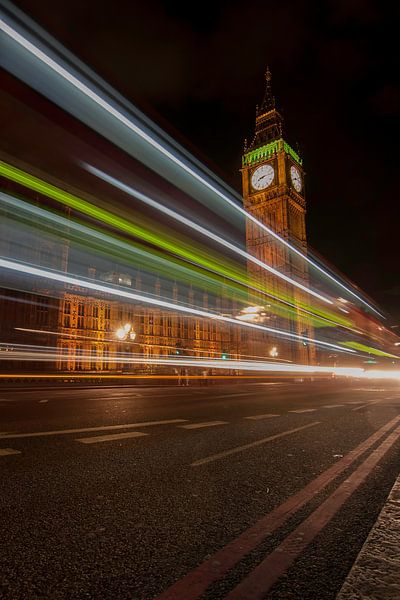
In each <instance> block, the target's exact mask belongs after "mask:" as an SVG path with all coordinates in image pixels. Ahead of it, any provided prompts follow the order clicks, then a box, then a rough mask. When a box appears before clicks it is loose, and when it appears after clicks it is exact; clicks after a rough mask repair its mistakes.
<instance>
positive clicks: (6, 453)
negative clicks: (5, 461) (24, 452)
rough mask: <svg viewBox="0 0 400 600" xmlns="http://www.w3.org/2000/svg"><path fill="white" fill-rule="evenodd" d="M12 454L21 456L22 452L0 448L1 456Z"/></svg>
mask: <svg viewBox="0 0 400 600" xmlns="http://www.w3.org/2000/svg"><path fill="white" fill-rule="evenodd" d="M12 454H21V452H20V451H19V450H13V448H0V456H11V455H12Z"/></svg>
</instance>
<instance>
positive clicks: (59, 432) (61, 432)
mask: <svg viewBox="0 0 400 600" xmlns="http://www.w3.org/2000/svg"><path fill="white" fill-rule="evenodd" d="M186 421H187V419H169V420H167V421H147V422H146V421H145V422H143V423H124V424H123V425H103V426H101V427H82V428H80V429H57V430H55V431H34V432H32V433H10V434H7V435H0V440H4V439H11V438H25V437H41V436H46V435H64V434H66V433H87V432H89V431H108V430H112V429H136V427H150V426H151V425H171V424H175V423H185V422H186Z"/></svg>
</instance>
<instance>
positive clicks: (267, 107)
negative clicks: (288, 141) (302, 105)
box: [249, 67, 283, 150]
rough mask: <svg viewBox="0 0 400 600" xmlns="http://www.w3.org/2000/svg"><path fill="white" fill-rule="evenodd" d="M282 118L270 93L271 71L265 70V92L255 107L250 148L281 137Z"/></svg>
mask: <svg viewBox="0 0 400 600" xmlns="http://www.w3.org/2000/svg"><path fill="white" fill-rule="evenodd" d="M282 128H283V118H282V115H281V114H280V112H279V111H278V110H277V109H276V106H275V96H274V95H273V94H272V87H271V71H270V70H269V68H268V67H267V70H266V72H265V94H264V98H263V101H262V103H261V104H260V106H257V108H256V126H255V132H254V138H253V141H252V143H251V144H250V148H249V149H250V150H252V149H254V148H257V147H260V146H263V145H265V144H268V143H269V142H272V141H274V140H277V139H279V138H281V137H282Z"/></svg>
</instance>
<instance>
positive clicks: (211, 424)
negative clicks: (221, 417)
mask: <svg viewBox="0 0 400 600" xmlns="http://www.w3.org/2000/svg"><path fill="white" fill-rule="evenodd" d="M227 424H228V421H207V422H205V423H190V424H189V425H179V427H181V428H182V429H203V428H204V427H216V426H217V425H227Z"/></svg>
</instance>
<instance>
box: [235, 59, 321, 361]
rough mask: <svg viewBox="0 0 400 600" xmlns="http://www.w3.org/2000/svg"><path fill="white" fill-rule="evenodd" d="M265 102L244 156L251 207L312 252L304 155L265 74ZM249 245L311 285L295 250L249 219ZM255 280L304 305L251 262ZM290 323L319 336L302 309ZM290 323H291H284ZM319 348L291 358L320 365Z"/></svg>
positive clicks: (294, 352)
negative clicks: (291, 140)
mask: <svg viewBox="0 0 400 600" xmlns="http://www.w3.org/2000/svg"><path fill="white" fill-rule="evenodd" d="M265 79H266V88H265V94H264V98H263V101H262V103H261V105H260V106H257V109H256V123H255V133H254V138H253V140H252V142H251V144H250V145H249V146H248V147H247V145H245V149H244V154H243V157H242V185H243V201H244V207H245V209H246V210H247V211H248V212H249V213H251V214H252V215H254V216H255V217H257V219H258V220H259V221H261V222H262V223H264V224H265V225H267V226H268V227H269V228H270V229H273V230H274V231H275V232H276V233H278V234H279V235H280V236H281V237H282V238H284V239H285V240H287V241H288V242H290V243H291V244H292V245H294V246H296V247H298V248H299V249H300V250H302V252H304V253H305V252H306V250H307V239H306V227H305V215H306V202H305V197H304V171H303V167H302V160H301V158H300V156H299V155H298V154H297V152H295V151H294V150H293V148H291V146H290V145H289V144H288V143H287V142H286V141H285V140H284V139H283V127H282V126H283V118H282V116H281V114H280V113H279V111H278V110H277V108H276V106H275V98H274V96H273V95H272V90H271V73H270V71H269V69H267V72H266V74H265ZM246 245H247V250H248V252H249V253H250V254H252V255H253V256H255V257H256V258H258V259H259V260H260V261H262V262H265V263H267V264H269V265H271V266H272V267H274V268H275V269H277V270H279V271H281V272H283V273H285V274H286V275H289V276H290V277H292V278H294V279H297V280H299V281H301V282H302V283H303V284H304V283H305V282H307V281H308V275H307V268H306V265H305V262H304V261H303V260H301V259H299V257H298V256H296V255H295V254H294V253H293V252H291V251H290V249H289V248H287V247H285V246H284V245H282V244H280V243H279V242H277V241H276V240H275V239H274V238H273V237H272V236H271V235H269V234H268V233H267V232H266V231H264V230H262V229H261V228H260V227H259V226H258V225H257V224H256V223H254V222H253V221H251V220H247V223H246ZM248 268H249V274H250V275H251V277H254V278H255V279H258V280H259V281H260V280H262V281H263V283H264V284H265V285H266V287H268V288H269V289H270V290H271V292H272V293H273V295H277V296H279V297H286V298H287V297H289V298H291V299H292V301H293V303H294V304H300V303H303V302H304V301H305V300H306V298H305V297H304V293H303V294H302V295H301V296H300V295H299V293H298V291H297V290H295V289H293V287H292V286H290V285H288V284H284V283H282V281H281V280H280V279H278V278H276V277H275V276H272V275H270V274H268V273H267V272H265V270H263V269H262V267H259V266H258V265H255V264H254V263H249V267H248ZM294 314H295V315H296V316H292V318H291V319H289V320H286V319H285V320H282V319H281V318H279V320H278V321H277V326H278V325H279V327H282V328H285V329H286V330H288V329H290V330H291V331H292V332H294V333H298V334H300V335H302V334H303V335H306V336H307V337H313V331H312V327H311V326H310V324H309V323H307V320H305V319H304V317H303V316H301V315H300V314H299V312H298V311H297V310H296V311H295V312H294ZM284 321H285V322H284ZM314 355H315V351H314V347H313V346H310V345H308V346H305V345H304V344H302V343H301V342H299V344H293V345H292V347H291V349H290V351H289V353H288V357H290V358H291V359H292V360H295V361H297V362H302V363H310V362H314Z"/></svg>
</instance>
